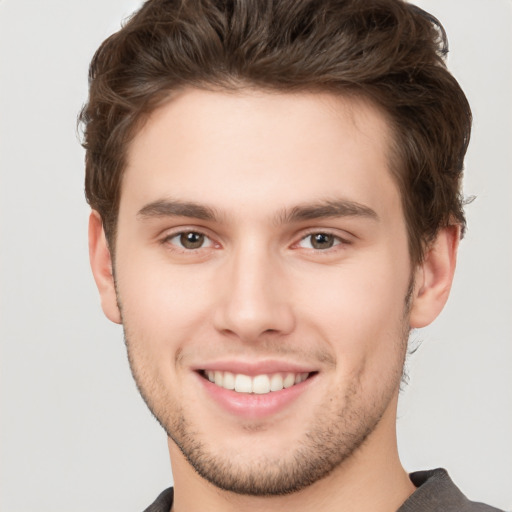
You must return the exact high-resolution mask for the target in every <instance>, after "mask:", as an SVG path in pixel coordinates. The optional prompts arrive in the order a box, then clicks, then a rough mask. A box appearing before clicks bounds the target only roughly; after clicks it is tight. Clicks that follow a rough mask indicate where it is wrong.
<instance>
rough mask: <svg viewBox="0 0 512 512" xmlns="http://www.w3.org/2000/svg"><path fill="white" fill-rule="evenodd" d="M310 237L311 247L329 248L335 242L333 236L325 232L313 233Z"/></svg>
mask: <svg viewBox="0 0 512 512" xmlns="http://www.w3.org/2000/svg"><path fill="white" fill-rule="evenodd" d="M310 237H311V247H313V249H330V248H331V247H332V246H333V245H334V242H335V238H334V236H333V235H329V234H327V233H315V234H314V235H310Z"/></svg>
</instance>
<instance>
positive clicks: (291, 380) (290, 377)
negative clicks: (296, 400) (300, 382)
mask: <svg viewBox="0 0 512 512" xmlns="http://www.w3.org/2000/svg"><path fill="white" fill-rule="evenodd" d="M294 384H295V375H294V374H293V373H288V374H287V375H286V377H285V378H284V381H283V387H284V388H291V387H292V386H293V385H294Z"/></svg>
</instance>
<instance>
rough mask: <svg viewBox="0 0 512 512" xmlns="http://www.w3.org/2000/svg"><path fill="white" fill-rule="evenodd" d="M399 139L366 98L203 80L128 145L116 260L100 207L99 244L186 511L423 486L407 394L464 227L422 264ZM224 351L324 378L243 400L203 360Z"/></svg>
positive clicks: (447, 234) (336, 505) (373, 497)
mask: <svg viewBox="0 0 512 512" xmlns="http://www.w3.org/2000/svg"><path fill="white" fill-rule="evenodd" d="M390 139H391V133H390V131H389V128H388V124H387V122H386V119H385V116H384V115H383V114H382V113H381V112H380V111H379V110H378V109H377V108H376V107H375V106H373V105H371V104H370V103H367V102H364V101H362V100H360V99H355V98H350V99H349V98H343V97H335V96H333V95H330V94H318V93H315V94H313V93H297V94H280V93H279V94H278V93H266V92H261V91H254V90H251V91H248V90H242V91H239V92H236V93H233V92H231V93H227V92H207V91H199V90H193V89H190V90H186V91H184V92H182V93H180V94H179V95H176V96H174V97H173V99H172V100H171V101H169V102H168V103H167V104H166V105H164V106H162V107H160V108H159V109H158V110H157V111H156V112H154V113H153V115H152V116H151V117H150V119H149V120H148V122H147V123H146V124H145V125H144V127H143V128H142V129H141V130H140V132H139V133H138V134H137V135H136V137H135V138H134V140H133V142H132V143H131V146H130V148H129V153H128V165H127V168H126V170H125V175H124V178H123V183H122V194H121V202H120V209H119V220H118V231H117V239H116V254H115V258H114V259H112V257H111V255H110V253H109V250H108V244H107V243H106V240H105V235H104V232H103V229H102V224H101V219H100V217H99V215H98V214H97V213H96V212H92V214H91V219H90V231H89V241H90V256H91V264H92V268H93V273H94V275H95V279H96V283H97V285H98V288H99V291H100V295H101V298H102V306H103V309H104V312H105V314H106V315H107V317H108V318H110V319H111V320H112V321H114V322H117V323H122V324H123V326H124V330H125V338H126V343H127V348H128V354H129V359H130V365H131V368H132V372H133V374H134V377H135V380H136V382H137V385H138V387H139V389H140V391H141V393H142V395H143V397H144V399H145V400H146V403H147V404H148V406H149V407H150V409H151V410H152V412H153V414H154V415H155V416H156V418H157V419H158V421H159V422H160V423H161V424H162V426H163V427H164V428H165V430H166V432H167V434H168V437H169V452H170V456H171V463H172V467H173V475H174V480H175V502H174V506H173V509H174V510H177V511H180V510H187V511H194V510H204V509H208V510H213V511H215V510H240V509H241V508H242V509H244V510H260V509H261V510H274V509H275V510H281V511H283V510H292V509H293V510H294V511H300V510H311V509H312V507H316V508H318V506H319V505H321V508H322V510H326V511H329V510H341V509H343V510H354V511H356V510H363V509H364V510H368V509H370V508H371V509H372V510H382V511H385V510H389V511H392V510H396V509H397V508H398V507H399V506H400V504H401V503H402V502H403V501H404V500H405V499H406V498H407V497H408V496H409V495H410V494H411V493H412V492H413V490H414V487H413V485H412V484H411V482H410V481H409V479H408V477H407V474H406V472H405V471H404V470H403V468H402V466H401V464H400V461H399V458H398V452H397V448H396V433H395V416H396V406H397V398H398V389H399V384H400V378H401V373H402V367H403V362H404V358H405V353H406V345H407V338H408V333H409V330H410V329H411V328H416V327H422V326H424V325H427V324H428V323H430V322H431V321H432V320H433V319H434V318H435V317H436V316H437V315H438V313H439V312H440V311H441V309H442V307H443V306H444V303H445V301H446V299H447V296H448V293H449V289H450V285H451V280H452V277H453V272H454V268H455V255H456V249H457V240H458V229H457V228H456V227H450V228H446V229H442V230H441V231H440V232H439V235H438V237H437V239H436V240H435V241H434V243H433V244H432V245H431V246H430V247H429V248H428V250H427V252H426V257H425V259H424V262H423V263H422V264H421V265H419V266H418V267H416V268H412V265H411V262H410V258H409V253H408V244H407V230H406V225H405V220H404V215H403V211H402V208H401V201H400V196H399V192H398V189H397V187H396V184H395V182H394V181H393V178H392V175H391V173H390V170H389V165H388V163H389V162H390V160H391V158H390V156H391V155H389V150H388V148H389V147H390ZM186 233H197V234H199V235H204V238H199V246H197V247H196V248H190V246H189V248H187V247H185V246H184V245H183V241H184V238H183V236H181V235H182V234H186ZM314 234H325V235H326V236H324V237H323V238H322V237H320V239H321V240H322V242H323V245H322V246H321V247H320V248H319V246H318V245H316V246H314V245H313V244H312V242H314V240H315V239H312V235H314ZM194 236H195V237H196V238H195V240H197V235H193V236H192V238H193V237H194ZM201 240H202V242H201ZM185 242H186V240H185ZM201 243H202V245H201ZM113 268H115V277H116V279H115V282H114V278H113V272H112V269H113ZM411 284H413V285H414V286H413V287H411ZM226 361H228V362H229V364H234V365H235V366H236V365H240V367H243V368H246V367H247V365H249V366H250V365H253V364H255V363H257V364H258V365H259V367H258V368H259V369H260V370H261V368H263V369H265V368H266V365H269V364H273V365H274V367H275V366H276V365H277V367H279V365H290V364H292V365H296V366H297V367H298V368H302V369H306V370H307V371H309V372H311V375H312V376H313V378H311V379H308V380H307V381H306V382H305V383H304V385H303V388H301V389H302V390H301V391H300V392H299V393H298V395H297V398H296V399H294V400H290V401H288V402H285V404H284V405H283V406H281V407H278V408H277V409H276V410H275V411H274V412H272V413H271V414H260V412H261V411H260V410H259V409H258V406H255V407H254V413H252V412H251V411H253V409H251V407H245V409H244V411H243V414H242V413H240V414H238V413H236V412H233V410H227V409H226V408H225V407H223V406H222V405H220V404H219V403H218V402H217V401H216V400H212V396H213V395H211V394H210V392H211V388H208V385H209V384H208V385H205V382H206V381H205V379H203V378H202V377H201V376H200V375H199V373H198V369H202V368H208V367H209V365H213V366H215V365H217V366H218V365H221V366H222V365H223V364H224V365H225V364H228V363H226ZM244 365H246V366H244ZM256 373H258V372H256ZM263 373H264V372H263ZM209 389H210V391H209ZM247 411H249V412H247ZM258 411H259V412H258ZM341 507H342V508H341Z"/></svg>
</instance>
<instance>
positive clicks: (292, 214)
mask: <svg viewBox="0 0 512 512" xmlns="http://www.w3.org/2000/svg"><path fill="white" fill-rule="evenodd" d="M137 217H139V218H142V219H144V220H145V219H151V218H159V217H189V218H195V219H200V220H206V221H212V222H218V221H219V219H220V215H219V214H218V213H217V212H216V210H215V209H214V208H211V207H209V206H205V205H202V204H199V203H195V202H192V201H177V200H170V199H159V200H157V201H153V202H151V203H148V204H147V205H145V206H143V207H142V208H141V209H140V210H139V211H138V212H137ZM330 217H331V218H335V217H363V218H368V219H372V220H379V216H378V215H377V213H376V212H375V211H374V210H372V209H371V208H369V207H368V206H365V205H362V204H360V203H357V202H355V201H349V200H347V199H337V200H327V201H320V202H316V203H306V204H302V205H297V206H294V207H293V208H291V209H284V210H282V211H281V212H279V213H278V214H277V215H276V223H277V224H291V223H294V222H300V221H305V220H315V219H325V218H330Z"/></svg>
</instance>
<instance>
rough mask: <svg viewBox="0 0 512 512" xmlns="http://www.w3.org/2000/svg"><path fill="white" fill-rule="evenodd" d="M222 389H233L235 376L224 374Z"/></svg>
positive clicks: (228, 373) (229, 373)
mask: <svg viewBox="0 0 512 512" xmlns="http://www.w3.org/2000/svg"><path fill="white" fill-rule="evenodd" d="M222 387H223V388H225V389H235V376H234V375H233V374H232V373H231V372H224V382H223V383H222Z"/></svg>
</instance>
